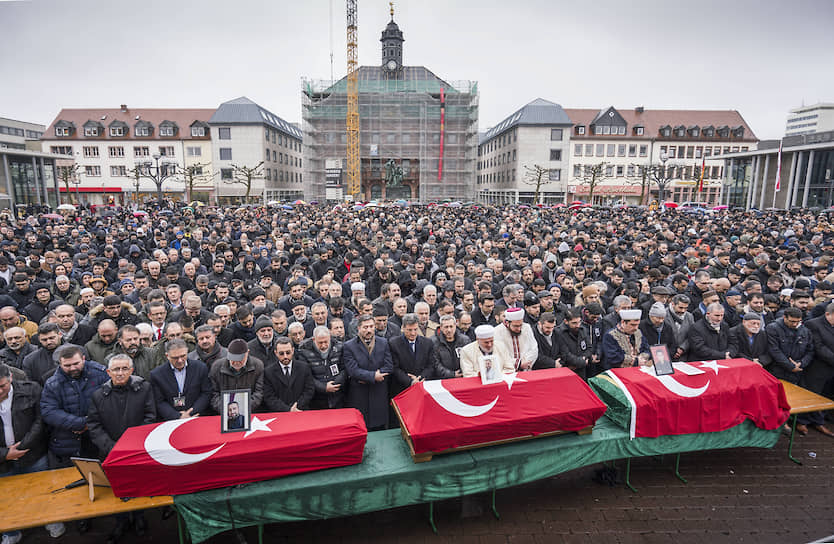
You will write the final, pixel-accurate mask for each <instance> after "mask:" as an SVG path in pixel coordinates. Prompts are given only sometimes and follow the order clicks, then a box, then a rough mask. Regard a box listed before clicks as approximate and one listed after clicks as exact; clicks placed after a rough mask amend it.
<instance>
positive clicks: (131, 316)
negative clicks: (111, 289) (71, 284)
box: [81, 295, 138, 327]
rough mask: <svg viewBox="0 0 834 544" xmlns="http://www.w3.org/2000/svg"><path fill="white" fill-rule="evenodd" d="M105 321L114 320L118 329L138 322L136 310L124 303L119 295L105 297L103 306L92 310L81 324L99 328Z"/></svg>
mask: <svg viewBox="0 0 834 544" xmlns="http://www.w3.org/2000/svg"><path fill="white" fill-rule="evenodd" d="M104 319H112V320H113V322H115V323H116V326H117V327H121V326H123V325H136V322H137V320H138V318H137V312H136V308H134V307H133V305H132V304H130V303H128V302H122V299H120V298H119V296H118V295H108V296H106V297H104V300H102V301H101V304H100V305H98V306H96V307H95V308H93V309H91V310H90V313H89V315H88V316H87V317H85V318H84V319H83V320H82V321H81V322H82V323H84V324H85V325H90V326H91V327H97V326H98V324H99V323H100V322H101V321H102V320H104Z"/></svg>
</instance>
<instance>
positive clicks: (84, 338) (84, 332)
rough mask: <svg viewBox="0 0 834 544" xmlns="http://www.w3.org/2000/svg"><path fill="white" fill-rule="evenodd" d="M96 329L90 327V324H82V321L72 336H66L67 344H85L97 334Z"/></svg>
mask: <svg viewBox="0 0 834 544" xmlns="http://www.w3.org/2000/svg"><path fill="white" fill-rule="evenodd" d="M96 332H97V331H96V329H95V328H93V327H90V326H89V325H82V324H81V323H79V324H78V326H77V327H76V328H75V331H73V333H72V336H71V337H69V338H64V343H65V344H75V345H77V346H84V345H85V344H87V342H89V341H90V340H92V339H93V336H95V335H96Z"/></svg>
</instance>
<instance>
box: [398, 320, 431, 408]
mask: <svg viewBox="0 0 834 544" xmlns="http://www.w3.org/2000/svg"><path fill="white" fill-rule="evenodd" d="M388 345H389V346H390V348H391V360H392V362H393V365H394V369H393V377H394V379H393V380H391V382H390V386H389V389H390V397H391V398H394V397H396V396H397V395H399V394H400V393H402V392H403V391H405V390H406V389H407V388H408V387H409V386H410V385H411V378H410V377H409V376H408V375H409V374H413V375H415V376H421V377H423V378H424V379H427V380H429V379H431V378H432V376H433V375H434V370H433V368H432V351H433V350H434V346H433V345H432V341H431V339H429V338H426V337H425V336H421V335H417V339H416V340H415V350H414V351H413V352H412V351H411V346H410V345H409V343H408V340H406V339H405V336H402V335H400V336H397V337H394V338H392V339H391V341H390V342H389V343H388Z"/></svg>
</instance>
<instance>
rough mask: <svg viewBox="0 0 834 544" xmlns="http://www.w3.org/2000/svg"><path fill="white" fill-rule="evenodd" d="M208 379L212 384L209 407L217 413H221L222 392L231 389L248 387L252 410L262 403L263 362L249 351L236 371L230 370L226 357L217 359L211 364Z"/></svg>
mask: <svg viewBox="0 0 834 544" xmlns="http://www.w3.org/2000/svg"><path fill="white" fill-rule="evenodd" d="M209 380H211V385H212V393H211V407H212V408H213V409H214V411H215V412H217V413H218V414H222V413H223V395H222V392H223V391H229V390H231V389H249V391H250V392H251V393H250V395H249V408H250V410H251V411H252V412H256V411H258V409H259V408H260V407H261V404H262V403H263V398H264V364H263V362H262V361H261V360H260V359H258V358H256V357H252V354H251V353H250V354H249V357H248V358H247V359H246V364H245V365H243V368H242V369H241V371H240V372H237V373H236V372H235V371H234V370H232V367H231V366H230V365H229V360H228V359H226V358H225V357H224V358H222V359H217V360H216V361H214V364H212V365H211V370H210V371H209Z"/></svg>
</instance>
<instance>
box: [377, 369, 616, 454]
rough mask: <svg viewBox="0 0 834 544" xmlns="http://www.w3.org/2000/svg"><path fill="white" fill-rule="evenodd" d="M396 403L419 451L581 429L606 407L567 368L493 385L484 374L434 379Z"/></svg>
mask: <svg viewBox="0 0 834 544" xmlns="http://www.w3.org/2000/svg"><path fill="white" fill-rule="evenodd" d="M393 402H394V403H395V404H396V406H397V409H398V410H399V412H400V417H401V418H402V421H403V424H404V425H405V427H406V430H407V431H408V434H409V435H410V437H411V441H412V444H413V446H414V451H415V453H417V454H420V453H428V452H432V453H439V452H442V451H445V450H448V449H451V448H457V447H461V446H472V445H477V444H486V443H489V442H494V441H498V440H506V439H511V438H522V437H527V436H535V435H539V434H542V433H549V432H554V431H578V430H581V429H584V428H586V427H588V426H591V425H593V424H594V422H596V420H597V419H599V418H600V417H601V416H602V414H604V413H605V410H606V406H605V404H604V403H603V402H602V401H601V400H599V398H598V397H597V396H596V395H595V394H594V393H593V392H592V391H591V389H590V388H589V387H588V385H587V384H586V383H585V382H584V381H583V380H582V379H581V378H580V377H579V376H577V375H576V374H575V373H574V372H572V371H571V370H568V369H566V368H555V369H547V370H534V371H532V372H519V373H516V374H505V375H504V380H503V381H501V382H498V383H493V384H488V385H483V384H482V383H481V379H480V378H478V377H475V378H457V379H451V380H432V381H427V382H422V383H418V384H416V385H413V386H411V387H409V388H408V389H406V390H405V391H403V392H402V393H400V394H399V395H398V396H397V397H396V398H394V400H393Z"/></svg>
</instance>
